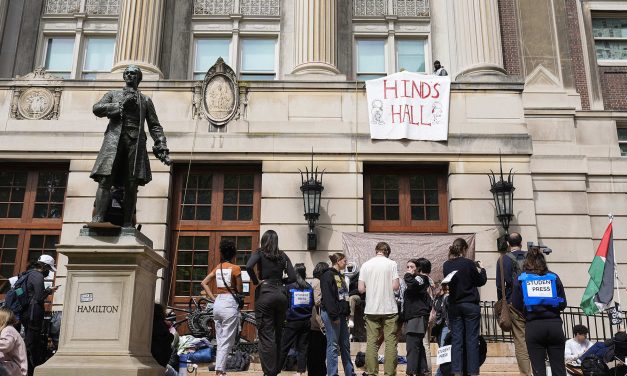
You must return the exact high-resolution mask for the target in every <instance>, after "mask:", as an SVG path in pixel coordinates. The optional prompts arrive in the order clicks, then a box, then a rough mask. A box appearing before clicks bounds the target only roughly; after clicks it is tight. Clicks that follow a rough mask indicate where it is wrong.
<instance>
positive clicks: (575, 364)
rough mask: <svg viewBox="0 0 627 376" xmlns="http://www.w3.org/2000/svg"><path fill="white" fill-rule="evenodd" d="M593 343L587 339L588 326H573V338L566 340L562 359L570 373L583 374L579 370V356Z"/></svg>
mask: <svg viewBox="0 0 627 376" xmlns="http://www.w3.org/2000/svg"><path fill="white" fill-rule="evenodd" d="M592 345H593V343H592V342H590V340H589V339H588V328H586V326H585V325H575V326H574V327H573V338H571V339H569V340H568V341H566V347H565V348H564V360H565V361H566V370H567V371H568V373H569V374H571V375H583V371H582V370H581V360H580V359H579V358H581V356H582V355H583V354H584V353H585V352H586V351H588V349H590V347H592Z"/></svg>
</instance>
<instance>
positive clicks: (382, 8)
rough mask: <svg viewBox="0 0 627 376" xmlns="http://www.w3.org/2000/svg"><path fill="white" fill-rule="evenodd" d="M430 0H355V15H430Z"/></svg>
mask: <svg viewBox="0 0 627 376" xmlns="http://www.w3.org/2000/svg"><path fill="white" fill-rule="evenodd" d="M429 14H430V7H429V0H354V1H353V15H354V16H355V17H379V16H388V15H394V16H398V17H428V16H429Z"/></svg>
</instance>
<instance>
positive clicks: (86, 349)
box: [35, 229, 167, 376]
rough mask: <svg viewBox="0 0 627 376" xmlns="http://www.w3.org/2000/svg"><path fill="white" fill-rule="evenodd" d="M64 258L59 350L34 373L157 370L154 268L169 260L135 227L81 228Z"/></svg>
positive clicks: (145, 375) (100, 374)
mask: <svg viewBox="0 0 627 376" xmlns="http://www.w3.org/2000/svg"><path fill="white" fill-rule="evenodd" d="M57 251H58V252H60V253H62V254H64V255H65V256H67V258H68V262H67V281H66V284H67V285H66V286H65V298H64V303H63V319H62V321H61V337H60V341H59V351H58V352H57V353H56V354H55V355H54V356H53V357H52V358H51V359H50V360H48V362H46V363H45V364H43V365H41V366H40V367H37V368H36V369H35V375H36V376H48V375H54V376H79V375H81V376H82V375H90V376H113V375H116V376H119V375H125V376H131V375H133V376H138V375H142V376H153V375H154V376H157V375H163V372H164V369H163V367H161V366H160V365H159V364H157V362H156V361H155V360H154V359H153V358H152V356H151V355H150V339H151V335H152V321H153V320H152V317H153V307H154V297H155V282H156V279H157V271H158V270H159V269H161V268H163V267H165V266H166V265H167V261H166V260H165V259H164V258H163V257H161V256H159V255H158V254H157V253H156V252H155V251H153V250H152V242H151V241H150V239H148V238H147V237H145V236H144V235H143V234H141V233H139V232H137V231H135V230H122V231H120V230H113V231H112V230H103V229H99V230H95V229H83V230H81V234H80V236H78V237H77V239H76V240H75V241H74V242H73V243H72V244H60V245H58V246H57Z"/></svg>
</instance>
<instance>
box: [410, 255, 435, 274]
mask: <svg viewBox="0 0 627 376" xmlns="http://www.w3.org/2000/svg"><path fill="white" fill-rule="evenodd" d="M416 262H417V263H414V265H416V269H418V270H419V271H420V272H421V273H424V274H429V273H431V261H429V260H427V259H426V258H424V257H421V258H419V259H418V260H416Z"/></svg>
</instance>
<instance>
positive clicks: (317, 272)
mask: <svg viewBox="0 0 627 376" xmlns="http://www.w3.org/2000/svg"><path fill="white" fill-rule="evenodd" d="M327 269H329V264H327V263H326V262H323V261H321V262H319V263H317V264H316V267H315V268H314V270H313V276H314V278H318V279H320V277H321V276H322V273H324V272H325V271H326V270H327Z"/></svg>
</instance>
